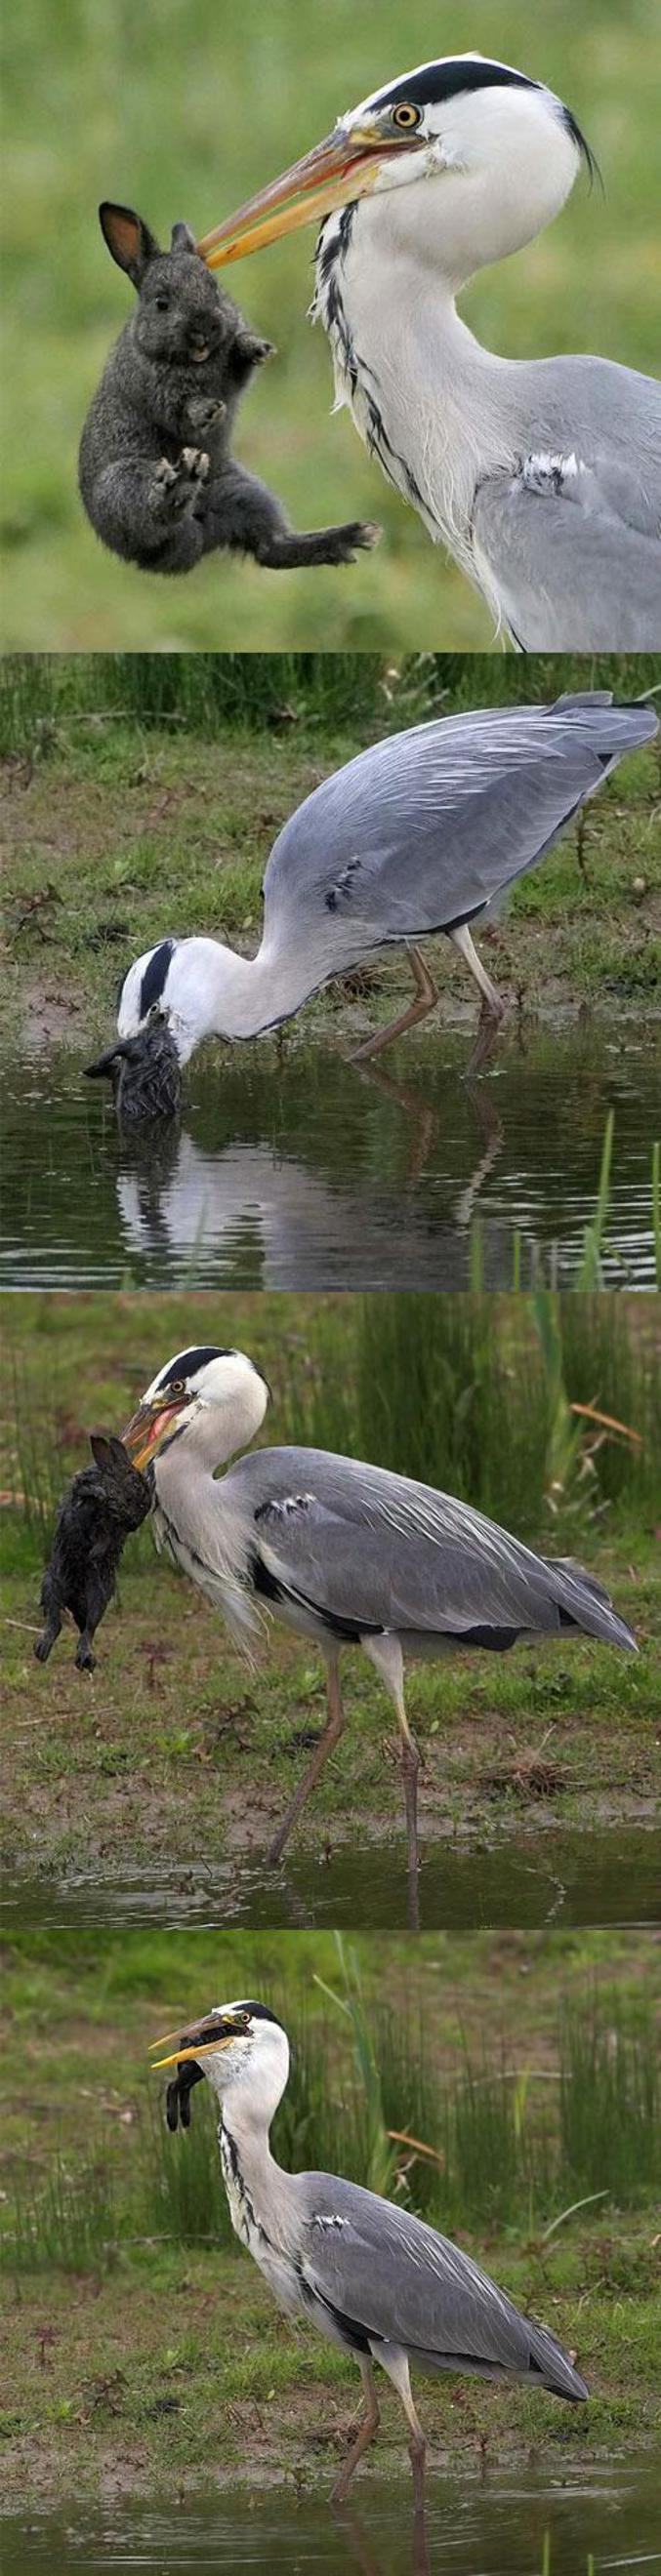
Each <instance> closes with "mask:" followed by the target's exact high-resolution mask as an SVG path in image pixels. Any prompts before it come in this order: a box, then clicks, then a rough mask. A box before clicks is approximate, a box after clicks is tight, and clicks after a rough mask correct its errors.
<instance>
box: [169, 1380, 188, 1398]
mask: <svg viewBox="0 0 661 2576" xmlns="http://www.w3.org/2000/svg"><path fill="white" fill-rule="evenodd" d="M167 1392H168V1395H185V1393H186V1388H185V1384H184V1380H183V1377H171V1379H170V1384H169V1387H168V1390H167Z"/></svg>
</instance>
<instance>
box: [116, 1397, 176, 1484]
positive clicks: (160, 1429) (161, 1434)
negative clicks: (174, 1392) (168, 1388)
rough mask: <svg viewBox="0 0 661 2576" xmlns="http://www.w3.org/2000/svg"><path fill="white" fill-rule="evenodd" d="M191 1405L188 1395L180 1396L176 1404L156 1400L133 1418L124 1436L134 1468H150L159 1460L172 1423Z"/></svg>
mask: <svg viewBox="0 0 661 2576" xmlns="http://www.w3.org/2000/svg"><path fill="white" fill-rule="evenodd" d="M188 1402H189V1398H188V1395H179V1396H177V1400H176V1403H175V1404H172V1403H170V1404H168V1402H167V1400H166V1401H165V1402H164V1401H163V1398H162V1397H160V1396H156V1397H155V1398H154V1399H153V1400H152V1403H151V1404H139V1405H138V1410H137V1413H133V1414H132V1415H131V1420H130V1422H127V1425H126V1430H125V1431H123V1432H122V1441H123V1445H124V1448H125V1449H126V1450H127V1451H128V1455H129V1458H132V1460H133V1465H134V1467H140V1468H142V1467H148V1466H149V1461H150V1458H155V1456H156V1451H157V1449H160V1446H161V1442H162V1440H164V1438H165V1433H166V1431H167V1430H169V1426H170V1423H171V1422H174V1421H175V1420H176V1416H177V1414H178V1413H181V1412H182V1411H183V1407H184V1405H186V1404H188Z"/></svg>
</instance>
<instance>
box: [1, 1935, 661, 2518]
mask: <svg viewBox="0 0 661 2576" xmlns="http://www.w3.org/2000/svg"><path fill="white" fill-rule="evenodd" d="M3 1971H4V1974H3V1988H4V2012H5V2027H6V2034H7V2039H8V2044H9V2047H10V2049H11V2054H12V2062H13V2065H14V2067H15V2070H16V2076H15V2081H14V2084H13V2086H12V2092H11V2100H10V2102H9V2105H8V2110H7V2114H6V2117H5V2121H4V2124H3V2136H2V2149H1V2152H0V2178H1V2183H2V2190H3V2201H2V2211H3V2231H4V2233H3V2243H4V2260H3V2271H4V2307H5V2317H6V2323H7V2328H8V2333H9V2337H10V2339H11V2351H12V2370H11V2389H10V2394H9V2397H8V2401H7V2405H6V2408H5V2413H4V2417H3V2432H4V2435H5V2443H4V2480H3V2484H4V2495H5V2501H6V2502H9V2501H10V2500H11V2498H12V2497H13V2496H14V2497H16V2498H17V2499H19V2498H21V2497H25V2498H26V2499H27V2500H28V2501H29V2500H30V2499H31V2497H32V2496H33V2495H35V2496H36V2493H37V2489H39V2493H40V2500H41V2501H42V2502H43V2501H44V2499H45V2498H48V2497H49V2496H56V2495H57V2494H58V2492H62V2491H66V2489H67V2488H68V2487H71V2486H73V2485H74V2484H75V2486H76V2490H77V2493H78V2495H79V2496H91V2495H93V2494H94V2493H95V2492H96V2490H97V2487H98V2482H99V2479H101V2480H102V2481H103V2482H105V2483H106V2485H107V2483H108V2482H109V2481H110V2480H111V2479H114V2480H116V2482H117V2487H118V2488H120V2489H124V2490H126V2491H128V2490H138V2491H142V2492H147V2491H148V2489H149V2485H150V2482H151V2484H152V2485H157V2486H158V2487H159V2488H160V2489H161V2491H162V2492H163V2493H170V2494H172V2495H173V2496H174V2495H175V2494H176V2493H177V2492H178V2491H179V2490H180V2489H182V2488H183V2489H184V2490H187V2489H188V2488H189V2487H190V2485H191V2484H192V2483H193V2482H195V2483H197V2484H199V2481H200V2478H201V2479H202V2482H203V2485H205V2486H206V2487H207V2488H209V2487H213V2486H214V2485H217V2484H220V2486H221V2487H222V2486H225V2485H227V2486H231V2485H233V2484H241V2483H243V2482H246V2481H247V2482H248V2483H254V2482H255V2481H257V2482H263V2481H265V2480H266V2481H268V2480H270V2479H280V2478H282V2477H283V2476H289V2477H292V2478H294V2479H295V2480H297V2481H298V2480H299V2479H300V2478H302V2479H303V2480H304V2481H305V2482H306V2483H311V2484H314V2483H315V2482H316V2481H317V2479H319V2480H320V2481H321V2482H324V2483H328V2479H329V2475H330V2472H331V2469H332V2464H333V2460H334V2459H335V2458H336V2457H337V2455H338V2453H339V2452H340V2450H341V2447H342V2443H343V2439H344V2434H345V2428H346V2424H347V2421H348V2417H349V2414H350V2411H351V2407H352V2404H353V2386H354V2380H353V2372H352V2370H351V2367H350V2365H348V2364H347V2363H346V2362H345V2361H344V2359H343V2357H342V2356H341V2355H339V2354H337V2353H334V2352H333V2351H332V2349H331V2348H330V2347H328V2348H326V2347H324V2345H323V2344H321V2343H317V2342H316V2340H313V2339H308V2338H307V2336H306V2337H303V2338H302V2339H297V2338H296V2337H294V2336H293V2335H292V2334H291V2330H290V2329H289V2328H287V2326H286V2325H285V2324H284V2323H283V2322H282V2321H281V2320H280V2319H279V2318H278V2316H277V2313H276V2311H275V2309H273V2308H272V2306H271V2304H270V2302H269V2299H268V2294H267V2293H266V2291H265V2290H264V2288H263V2287H262V2285H261V2284H260V2282H259V2280H258V2279H257V2277H256V2275H255V2273H254V2272H253V2270H252V2269H251V2267H250V2266H249V2264H248V2261H247V2259H246V2258H244V2259H243V2260H242V2259H241V2257H240V2256H239V2254H238V2251H237V2249H236V2246H235V2243H234V2240H233V2239H231V2237H230V2234H229V2230H228V2226H227V2216H226V2211H225V2207H224V2199H223V2195H222V2191H221V2186H220V2181H219V2177H218V2174H217V2170H216V2160H215V2141H214V2139H213V2125H212V2121H211V2118H210V2116H209V2100H208V2096H207V2094H206V2092H204V2093H201V2092H196V2094H195V2097H194V2101H193V2106H192V2109H193V2117H192V2121H191V2129H190V2132H189V2134H188V2136H182V2135H181V2134H179V2135H177V2137H175V2138H174V2139H172V2138H169V2137H168V2136H167V2133H165V2132H164V2131H163V2129H162V2127H161V2120H160V2113H159V2111H158V2109H157V2107H156V2105H157V2103H158V2094H157V2087H156V2084H155V2083H152V2099H151V2102H150V2101H149V2098H148V2078H147V2076H146V2074H145V2072H144V2069H145V2063H146V2054H147V2047H148V2043H149V2041H150V2039H151V2038H152V2037H153V2035H154V2033H155V2032H157V2031H159V2030H161V2029H162V2028H164V2027H167V2026H171V2025H172V2024H173V2022H174V2023H175V2024H176V2021H177V2019H178V2018H179V2016H180V2015H181V2014H184V2015H185V2014H186V2013H191V2012H192V2011H198V2010H199V2009H202V2010H203V2009H204V2006H205V2000H208V1997H209V1995H210V1994H211V1993H213V1995H214V1996H216V1995H217V1994H218V1993H219V1991H220V1988H223V1990H224V1991H225V1992H228V1993H229V1992H230V1991H232V1992H237V1993H241V1992H245V1991H248V1992H256V1993H257V1994H260V1995H261V1996H262V1997H263V1996H265V1995H267V1996H268V1997H270V1999H271V2001H272V2004H273V2005H274V2008H275V2009H276V2010H280V2011H281V2012H282V2014H283V2017H284V2018H285V2019H286V2021H287V2025H288V2028H289V2031H290V2034H291V2036H292V2038H293V2039H294V2040H295V2042H296V2051H295V2061H294V2071H293V2075H292V2081H291V2086H290V2090H289V2095H288V2100H287V2104H286V2106H285V2107H284V2109H283V2111H282V2112H281V2113H280V2115H279V2121H278V2126H277V2129H276V2131H275V2132H274V2146H275V2148H276V2152H278V2153H279V2154H280V2155H281V2157H282V2160H283V2162H285V2163H291V2164H292V2165H293V2166H294V2167H295V2166H296V2165H301V2164H303V2165H305V2164H311V2165H315V2164H316V2163H317V2160H318V2161H319V2163H320V2164H321V2165H322V2167H323V2165H324V2164H328V2165H329V2166H330V2168H331V2170H332V2169H338V2168H339V2169H341V2170H342V2171H344V2172H347V2173H352V2174H354V2175H355V2176H356V2178H359V2179H364V2180H367V2181H368V2182H371V2185H372V2187H373V2188H377V2187H381V2188H385V2189H387V2190H388V2192H390V2193H393V2192H394V2194H395V2196H396V2197H398V2198H400V2199H402V2198H403V2200H404V2203H405V2204H406V2203H408V2205H409V2206H411V2207H412V2208H414V2209H418V2210H420V2211H421V2213H422V2214H424V2215H426V2216H427V2217H429V2218H431V2220H432V2222H435V2223H437V2224H440V2225H445V2226H446V2227H448V2228H450V2229H451V2232H452V2233H453V2234H455V2235H456V2236H457V2237H458V2239H459V2241H460V2242H461V2243H463V2244H465V2245H466V2246H467V2247H469V2248H470V2250H472V2251H473V2252H474V2253H475V2255H476V2257H477V2259H478V2260H480V2261H482V2262H483V2263H484V2264H485V2265H486V2267H487V2269H489V2270H491V2271H492V2273H494V2275H495V2276H496V2278H497V2279H498V2280H499V2281H500V2282H501V2283H502V2284H503V2286H504V2287H506V2288H507V2289H508V2290H509V2291H510V2292H511V2294H512V2295H513V2296H514V2297H515V2298H516V2299H517V2300H518V2302H519V2303H520V2304H521V2305H522V2306H524V2307H528V2308H529V2309H531V2310H532V2312H533V2313H536V2314H538V2315H542V2316H543V2317H545V2318H546V2319H547V2320H548V2322H549V2323H550V2324H551V2325H552V2326H553V2328H554V2330H555V2331H556V2332H557V2333H558V2334H559V2335H560V2337H561V2338H562V2337H564V2339H565V2340H566V2341H567V2342H568V2343H569V2344H570V2345H571V2346H572V2348H577V2349H578V2352H579V2360H580V2367H581V2368H582V2369H583V2370H584V2371H585V2373H586V2375H587V2377H588V2380H589V2382H590V2386H591V2391H592V2404H591V2406H590V2409H589V2411H586V2412H585V2413H584V2412H583V2410H576V2413H574V2412H573V2410H564V2409H563V2410H561V2409H560V2408H559V2407H557V2406H555V2405H554V2403H553V2401H552V2399H550V2398H545V2397H544V2396H542V2397H537V2399H534V2398H533V2397H531V2396H530V2395H529V2394H528V2393H527V2392H526V2391H525V2390H524V2389H520V2388H516V2387H512V2388H506V2389H498V2388H480V2387H479V2386H478V2384H477V2383H470V2382H461V2381H460V2382H457V2383H454V2382H452V2381H450V2382H448V2383H447V2384H446V2385H445V2386H444V2385H443V2384H442V2383H441V2384H440V2385H439V2383H434V2382H429V2383H427V2384H425V2386H424V2388H421V2401H422V2403H423V2406H424V2414H425V2420H426V2423H427V2425H428V2427H429V2433H430V2438H431V2442H432V2446H433V2454H434V2459H435V2461H436V2463H437V2465H439V2466H443V2465H446V2466H448V2467H450V2468H451V2467H452V2466H453V2464H456V2465H458V2464H459V2461H460V2459H461V2457H462V2456H465V2455H466V2452H467V2450H468V2451H470V2450H472V2449H473V2447H474V2446H475V2445H478V2446H480V2447H482V2445H484V2447H485V2449H486V2454H487V2457H488V2459H489V2461H490V2462H491V2463H493V2464H496V2463H497V2462H499V2461H502V2462H506V2461H507V2460H508V2459H516V2458H517V2457H518V2458H519V2459H522V2458H524V2457H525V2456H526V2455H529V2454H530V2453H531V2452H532V2451H533V2450H534V2453H535V2455H536V2456H538V2457H541V2459H542V2460H546V2461H547V2462H549V2463H550V2462H552V2461H553V2459H554V2457H555V2458H556V2460H557V2461H558V2465H560V2463H561V2461H563V2460H564V2461H565V2463H567V2464H568V2463H569V2462H570V2461H573V2462H576V2461H577V2460H588V2459H590V2458H593V2459H594V2458H599V2457H603V2456H604V2455H605V2454H607V2453H608V2452H609V2451H611V2452H612V2451H613V2450H615V2451H617V2452H618V2453H619V2454H622V2453H623V2452H626V2450H627V2448H629V2447H630V2448H632V2449H635V2450H637V2451H639V2452H640V2451H641V2450H643V2449H644V2448H645V2446H646V2444H647V2443H648V2442H649V2443H651V2442H652V2441H653V2435H654V2425H655V2420H656V2413H657V2402H658V2393H659V2390H658V2354H659V2344H658V2331H657V2327H658V2290H657V2285H656V2281H655V2267H656V2259H658V2249H657V2258H655V2255H654V2251H653V2248H652V2237H653V2232H654V2219H653V2199H652V2195H653V2192H654V2189H655V2174H656V2171H657V2163H658V2154H659V2134H658V2119H659V2114H658V2102H657V2101H656V2089H657V2077H656V2074H655V2066H656V2057H657V2049H656V2031H655V2023H656V2019H657V2017H658V2009H659V1976H658V1945H656V1944H655V1943H654V1941H649V1940H645V1939H642V1940H641V1939H640V1938H638V1937H637V1936H629V1937H628V1938H627V1939H626V1940H623V1939H622V1938H619V1939H618V1936H617V1935H602V1934H599V1933H591V1934H583V1935H581V1936H576V1935H575V1936H573V1937H572V1938H571V1939H569V1938H567V1937H566V1936H565V1937H558V1936H556V1937H554V1938H553V1939H551V1940H547V1941H536V1940H531V1939H530V1938H528V1939H526V1938H525V1937H524V1936H516V1935H508V1936H504V1937H503V1938H501V1939H500V1940H498V1941H496V1940H493V1939H490V1938H488V1937H487V1936H482V1935H478V1936H477V1937H476V1938H471V1939H469V1940H463V1941H462V1940H457V1939H452V1940H447V1939H443V1938H436V1939H433V1940H432V1939H429V1938H424V1937H423V1938H422V1939H421V1940H419V1941H416V1942H411V1941H407V1939H406V1938H405V1937H403V1938H402V1937H400V1938H399V1939H382V1940H379V1941H375V1940H374V1939H372V1940H370V1939H369V1938H366V1939H363V1940H362V1941H361V1940H358V1941H356V1942H355V1943H352V1944H351V1947H350V1949H345V1950H344V1951H343V1952H342V1953H340V1952H338V1947H337V1945H336V1943H335V1942H334V1940H333V1938H332V1936H331V1935H317V1936H312V1935H309V1934H296V1935H294V1936H292V1935H290V1934H285V1935H281V1936H277V1935H271V1936H268V1937H266V1938H264V1939H262V1940H261V1941H260V1940H259V1939H256V1938H253V1939H252V1940H248V1941H246V1939H245V1938H241V1937H240V1936H238V1935H232V1934H225V1935H223V1936H222V1938H221V1939H219V1938H218V1936H217V1935H216V1936H215V1937H212V1936H210V1935H209V1934H207V1933H204V1932H201V1933H195V1934H193V1935H182V1936H180V1937H178V1939H177V1942H176V1945H173V1944H172V1942H171V1940H169V1939H168V1937H167V1935H166V1936H163V1935H153V1934H151V1935H143V1934H136V1933H130V1934H128V1935H126V1934H125V1935H123V1936H122V1937H121V1939H117V1938H114V1939H113V1938H111V1937H108V1936H105V1935H104V1934H103V1933H101V1934H100V1935H98V1936H97V1935H95V1936H94V1938H93V1939H89V1940H87V1941H83V1942H82V1943H81V1942H80V1941H79V1940H76V1941H75V1943H74V1942H73V1941H72V1940H67V1938H66V1937H65V1938H59V1939H58V1942H57V1947H56V1945H55V1943H54V1942H53V1940H52V1939H51V1940H50V1941H49V1939H48V1937H47V1936H43V1935H42V1936H41V1939H40V1938H39V1937H38V1936H32V1937H30V1936H27V1937H25V1938H24V1939H23V1940H22V1941H16V1942H13V1943H11V1942H10V1943H6V1944H5V1947H4V1956H3ZM333 1996H335V1997H336V1998H337V1999H338V2000H339V2001H340V2002H342V2003H343V2004H344V2005H345V2006H346V2004H347V2001H348V2002H349V2003H350V2005H351V2008H352V2012H353V2024H352V2022H351V2020H349V2021H347V2018H346V2012H345V2011H344V2012H340V2011H338V2009H337V2005H336V2003H334V2002H333V2000H332V1997H333ZM595 2041H597V2043H598V2050H597V2055H598V2066H597V2058H596V2057H595ZM366 2067H367V2073H365V2068H366ZM599 2068H600V2070H601V2071H600V2073H599ZM642 2104H646V2106H647V2108H646V2113H645V2116H644V2117H642V2118H641V2105H642ZM394 2130H401V2131H406V2132H407V2135H408V2136H409V2138H410V2137H411V2136H416V2137H418V2138H419V2139H421V2140H422V2141H423V2143H426V2144H427V2145H428V2146H430V2147H431V2148H432V2149H433V2151H434V2153H433V2155H432V2156H431V2157H428V2158H424V2157H423V2156H421V2155H420V2154H417V2153H416V2152H415V2151H414V2150H412V2149H411V2147H410V2146H407V2145H406V2144H405V2143H404V2142H403V2141H402V2139H401V2138H399V2139H394V2138H393V2137H392V2135H391V2132H392V2131H394ZM508 2140H509V2149H508ZM618 2140H621V2141H622V2142H624V2141H625V2140H626V2154H625V2156H624V2161H620V2162H619V2164H618V2161H617V2145H618ZM379 2156H380V2157H381V2164H380V2167H379V2166H378V2163H377V2158H378V2157H379ZM515 2167H516V2172H515ZM586 2191H588V2192H593V2193H594V2192H596V2193H598V2194H600V2197H599V2198H598V2199H596V2200H594V2201H592V2203H591V2205H590V2206H589V2207H583V2208H581V2209H579V2210H575V2211H573V2212H572V2214H571V2215H569V2214H567V2213H568V2211H569V2204H570V2202H573V2201H575V2200H579V2199H581V2198H582V2197H583V2196H584V2193H585V2192H586ZM28 2210H29V2211H31V2213H32V2216H33V2220H34V2235H33V2240H32V2247H31V2249H30V2247H29V2246H28V2245H27V2240H26V2237H25V2214H26V2211H28ZM17 2214H19V2240H18V2241H17V2236H16V2226H17ZM83 2216H84V2224H83ZM21 2219H22V2223H23V2231H24V2232H23V2237H22V2238H21V2237H20V2220H21ZM67 2221H68V2230H69V2232H68V2235H67ZM384 2419H385V2421H384V2438H383V2442H382V2446H381V2450H380V2462H379V2465H380V2468H381V2471H382V2473H384V2474H385V2472H386V2470H387V2468H388V2465H389V2462H390V2465H391V2466H392V2467H393V2468H394V2467H395V2466H396V2464H397V2462H398V2459H399V2455H400V2453H401V2434H400V2430H399V2426H398V2423H397V2415H396V2409H395V2406H394V2403H393V2405H392V2407H391V2406H390V2404H389V2401H388V2396H387V2393H386V2394H385V2404H384Z"/></svg>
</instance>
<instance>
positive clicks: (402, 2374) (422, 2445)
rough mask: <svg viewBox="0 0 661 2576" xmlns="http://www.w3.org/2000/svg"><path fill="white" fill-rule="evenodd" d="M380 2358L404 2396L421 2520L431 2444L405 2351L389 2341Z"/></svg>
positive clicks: (399, 2392) (415, 2491)
mask: <svg viewBox="0 0 661 2576" xmlns="http://www.w3.org/2000/svg"><path fill="white" fill-rule="evenodd" d="M379 2361H380V2362H381V2363H382V2366H383V2369H384V2370H385V2371H387V2373H388V2378H389V2379H391V2380H392V2382H393V2387H394V2388H396V2390H397V2395H398V2397H400V2398H401V2401H402V2405H403V2408H404V2413H405V2416H406V2421H407V2424H408V2428H409V2459H410V2462H411V2468H412V2470H413V2502H414V2506H415V2514H416V2520H417V2519H418V2516H420V2517H422V2516H423V2515H424V2510H425V2460H426V2456H427V2444H426V2441H425V2437H424V2433H423V2430H422V2425H421V2422H420V2417H419V2415H418V2414H416V2409H415V2406H414V2403H413V2393H412V2389H411V2375H410V2371H409V2365H408V2361H407V2357H406V2353H405V2352H402V2351H401V2350H399V2351H398V2350H395V2351H390V2350H389V2348H388V2345H387V2344H384V2345H383V2346H382V2349H381V2351H380V2353H379Z"/></svg>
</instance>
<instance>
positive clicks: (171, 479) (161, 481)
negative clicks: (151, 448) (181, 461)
mask: <svg viewBox="0 0 661 2576" xmlns="http://www.w3.org/2000/svg"><path fill="white" fill-rule="evenodd" d="M176 480H177V468H176V465H171V464H170V459H169V457H168V456H162V457H161V462H160V465H157V467H156V481H157V484H158V488H159V491H161V492H166V491H167V489H168V485H169V484H171V483H176Z"/></svg>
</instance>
